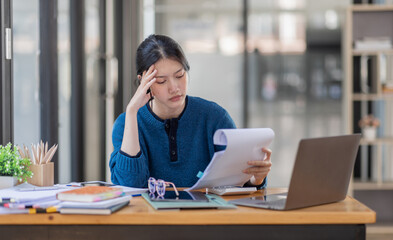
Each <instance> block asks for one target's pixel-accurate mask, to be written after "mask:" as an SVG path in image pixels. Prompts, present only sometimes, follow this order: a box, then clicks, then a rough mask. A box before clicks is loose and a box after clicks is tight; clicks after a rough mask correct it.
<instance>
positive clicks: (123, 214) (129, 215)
mask: <svg viewBox="0 0 393 240" xmlns="http://www.w3.org/2000/svg"><path fill="white" fill-rule="evenodd" d="M267 191H268V192H269V194H272V193H280V192H283V191H286V189H268V190H267ZM261 194H263V191H260V192H259V193H257V194H254V195H261ZM239 197H246V196H235V197H225V199H228V200H229V199H233V198H239ZM375 220H376V214H375V212H374V211H372V210H371V209H369V208H368V207H366V206H365V205H363V204H362V203H360V202H358V201H357V200H355V199H353V198H351V197H347V198H346V199H345V200H344V201H341V202H337V203H331V204H325V205H321V206H315V207H309V208H303V209H298V210H290V211H275V210H264V209H257V208H249V207H240V206H239V207H238V208H237V209H230V210H211V209H210V210H209V209H203V210H181V211H155V210H154V209H153V208H152V207H151V206H150V205H149V204H148V203H147V202H146V201H145V200H144V199H143V198H142V197H134V198H133V199H132V200H131V202H130V205H129V206H128V207H126V208H123V209H122V210H120V211H118V212H116V213H114V214H112V215H109V216H98V215H61V214H59V213H52V214H31V215H25V214H15V215H0V225H75V224H78V225H255V224H258V225H261V224H262V225H264V224H270V225H272V224H273V225H275V224H368V223H375Z"/></svg>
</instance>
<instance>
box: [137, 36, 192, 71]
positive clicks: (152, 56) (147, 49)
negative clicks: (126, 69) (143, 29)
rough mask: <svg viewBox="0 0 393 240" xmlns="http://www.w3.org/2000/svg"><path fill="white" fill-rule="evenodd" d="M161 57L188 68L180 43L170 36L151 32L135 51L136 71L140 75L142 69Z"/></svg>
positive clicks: (145, 68) (187, 69)
mask: <svg viewBox="0 0 393 240" xmlns="http://www.w3.org/2000/svg"><path fill="white" fill-rule="evenodd" d="M163 58H169V59H172V60H175V61H178V62H179V63H180V64H181V65H183V68H184V70H186V71H187V72H188V71H189V70H190V65H189V64H188V61H187V59H186V57H185V55H184V52H183V50H182V48H181V47H180V45H179V44H178V43H177V42H176V41H175V40H173V39H172V38H170V37H167V36H164V35H156V34H152V35H150V36H149V37H147V38H146V39H145V40H144V41H143V42H142V43H141V44H140V45H139V47H138V49H137V51H136V73H137V75H142V74H143V71H145V70H147V69H149V67H150V66H151V65H153V64H154V63H156V62H157V61H159V60H160V59H163Z"/></svg>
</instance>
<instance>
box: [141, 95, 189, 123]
mask: <svg viewBox="0 0 393 240" xmlns="http://www.w3.org/2000/svg"><path fill="white" fill-rule="evenodd" d="M185 102H186V103H185V106H184V109H183V111H182V112H181V113H180V115H179V117H177V118H174V119H177V120H178V121H179V120H180V119H181V117H182V116H183V114H184V112H185V111H186V109H187V105H188V95H187V96H186V99H185ZM146 107H147V109H148V110H149V112H150V114H151V115H152V116H153V117H154V118H155V119H157V120H158V121H160V122H165V121H166V120H168V119H161V118H160V117H158V116H157V115H156V114H155V113H154V112H153V110H152V109H151V108H150V104H149V102H148V103H146Z"/></svg>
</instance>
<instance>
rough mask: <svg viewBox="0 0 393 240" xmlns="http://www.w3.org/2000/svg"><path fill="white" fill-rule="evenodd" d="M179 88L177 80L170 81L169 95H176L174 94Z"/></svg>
mask: <svg viewBox="0 0 393 240" xmlns="http://www.w3.org/2000/svg"><path fill="white" fill-rule="evenodd" d="M177 88H178V86H177V83H176V80H174V79H172V78H171V79H169V85H168V90H169V93H174V92H176V91H177Z"/></svg>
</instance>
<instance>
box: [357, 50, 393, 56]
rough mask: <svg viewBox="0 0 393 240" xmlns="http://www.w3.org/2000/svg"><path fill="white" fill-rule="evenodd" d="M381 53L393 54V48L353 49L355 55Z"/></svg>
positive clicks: (375, 54)
mask: <svg viewBox="0 0 393 240" xmlns="http://www.w3.org/2000/svg"><path fill="white" fill-rule="evenodd" d="M379 54H384V55H393V49H379V50H359V49H352V55H353V56H362V55H367V56H377V55H379Z"/></svg>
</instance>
